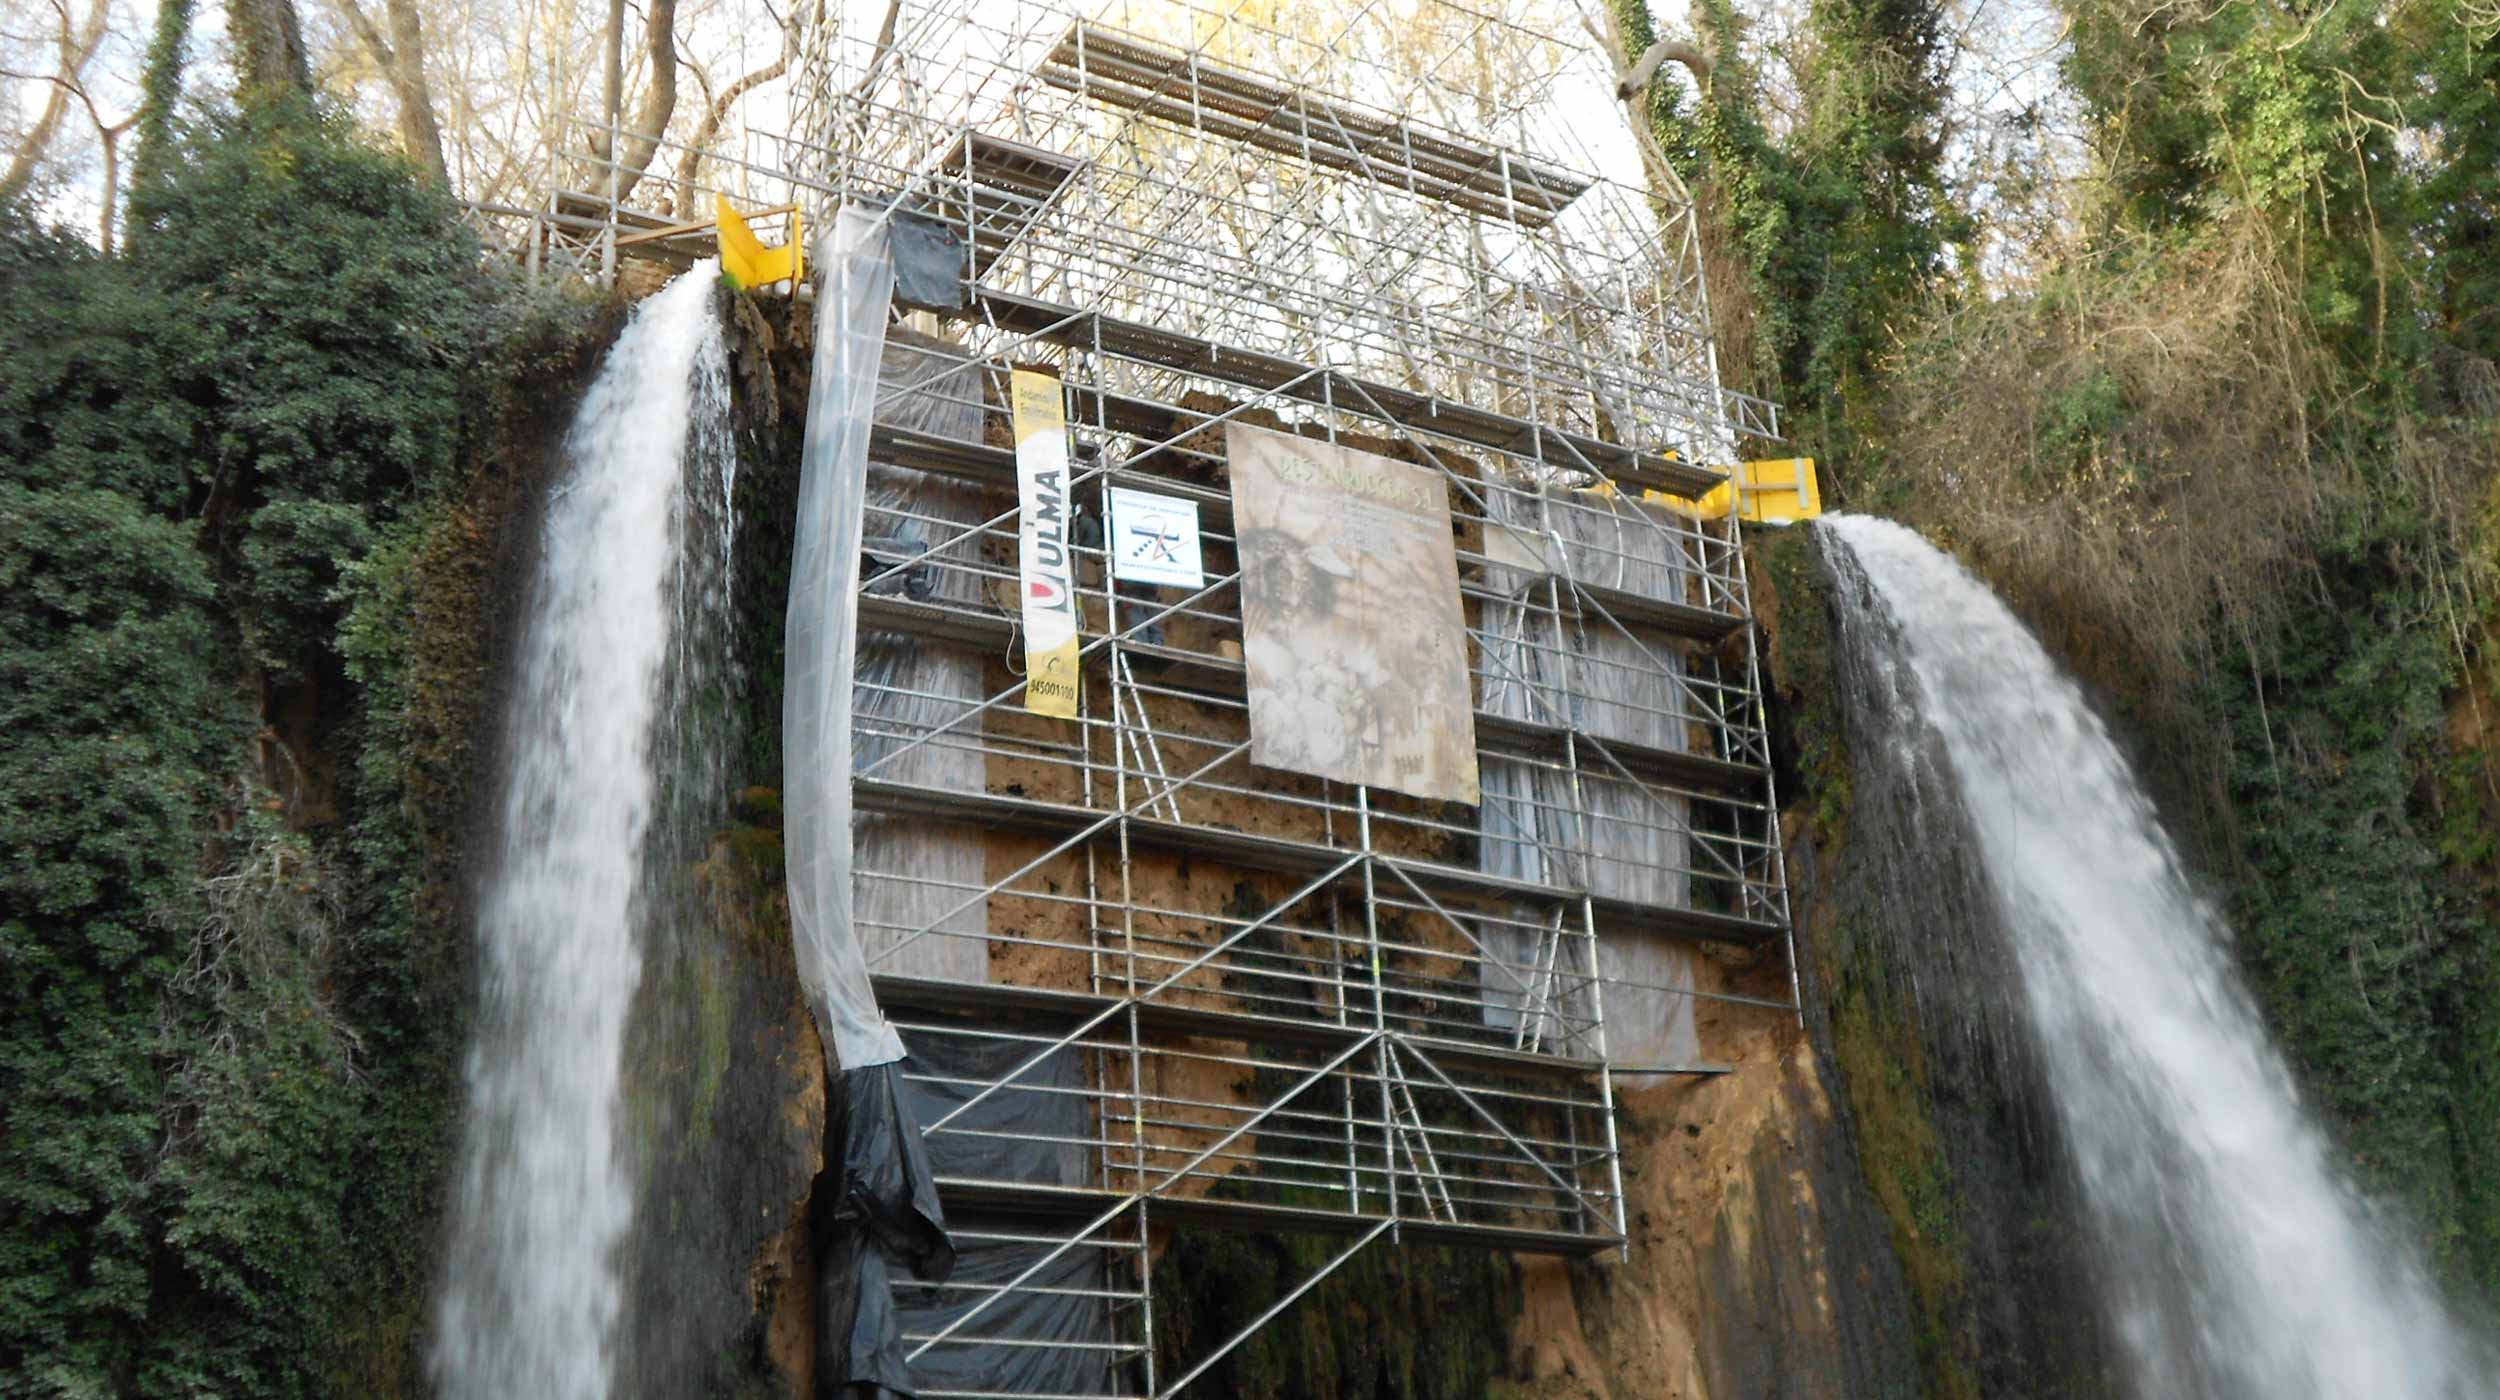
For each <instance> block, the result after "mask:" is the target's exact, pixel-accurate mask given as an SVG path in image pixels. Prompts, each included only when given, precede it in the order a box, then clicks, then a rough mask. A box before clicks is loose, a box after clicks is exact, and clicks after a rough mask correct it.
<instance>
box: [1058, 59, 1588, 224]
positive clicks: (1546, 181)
mask: <svg viewBox="0 0 2500 1400" xmlns="http://www.w3.org/2000/svg"><path fill="white" fill-rule="evenodd" d="M1037 72H1038V75H1039V76H1040V77H1041V79H1042V80H1043V81H1044V82H1047V83H1050V84H1052V85H1053V86H1055V87H1060V88H1064V89H1066V90H1068V91H1070V92H1074V93H1079V94H1082V95H1084V96H1087V97H1090V98H1092V99H1094V100H1096V101H1098V102H1102V103H1104V104H1106V105H1108V106H1115V107H1120V108H1123V109H1126V110H1128V111H1132V112H1138V113H1142V114H1144V115H1147V116H1151V117H1154V118H1157V119H1158V120H1162V121H1167V122H1171V123H1173V124H1174V125H1177V126H1180V127H1183V128H1186V129H1189V130H1194V131H1204V132H1208V133H1211V134H1214V135H1218V136H1222V137H1225V138H1227V139H1229V140H1235V141H1240V142H1242V143H1243V144H1245V145H1250V146H1255V147H1257V148H1259V149H1261V150H1264V151H1269V152H1272V153H1275V154H1278V155H1287V156H1297V157H1300V158H1302V159H1304V160H1307V161H1309V162H1310V163H1311V164H1312V165H1315V166H1319V167H1323V168H1326V169H1330V170H1339V171H1345V172H1347V173H1350V174H1355V175H1361V176H1364V177H1367V178H1369V179H1371V180H1373V181H1375V182H1376V183H1379V184H1383V185H1387V186H1390V187H1393V188H1400V189H1405V190H1408V191H1409V192H1411V193H1414V194H1417V195H1421V196H1423V197H1425V198H1429V199H1434V200H1438V201H1440V202H1442V203H1445V204H1451V205H1455V206H1457V207H1459V208H1462V209H1467V210H1469V211H1471V212H1474V213H1479V214H1489V215H1492V216H1493V217H1495V218H1500V219H1505V220H1509V221H1511V222H1514V223H1517V224H1519V225H1521V226H1522V227H1526V228H1541V227H1543V226H1544V225H1546V224H1549V223H1551V222H1553V219H1554V216H1555V214H1557V213H1559V212H1560V211H1561V210H1562V209H1563V207H1564V206H1566V205H1568V204H1570V203H1571V201H1573V200H1575V199H1577V198H1579V197H1580V196H1581V195H1582V194H1584V193H1586V192H1587V191H1588V189H1589V188H1590V186H1591V185H1592V184H1593V183H1594V182H1593V181H1590V180H1587V179H1583V178H1581V177H1580V176H1577V175H1572V174H1569V173H1567V172H1564V171H1561V170H1557V169H1554V168H1553V167H1551V166H1548V165H1545V164H1543V163H1542V162H1539V161H1535V160H1531V159H1529V158H1528V157H1526V156H1523V155H1520V154H1518V153H1515V152H1510V151H1502V150H1496V149H1494V148H1492V147H1490V146H1484V145H1479V144H1477V143H1474V142H1471V141H1466V140H1464V139H1462V138H1459V137H1457V136H1456V135H1454V134H1451V135H1443V134H1436V133H1433V132H1429V131H1426V130H1424V129H1422V128H1420V127H1418V126H1416V125H1415V124H1414V123H1412V122H1409V121H1405V120H1403V119H1400V118H1396V117H1391V116H1387V115H1383V114H1374V113H1370V112H1366V111H1363V110H1361V109H1360V108H1357V107H1354V106H1351V105H1349V104H1346V103H1343V102H1335V101H1331V100H1329V99H1327V98H1324V97H1319V96H1315V95H1313V94H1312V93H1310V92H1308V91H1306V90H1303V89H1300V88H1290V87H1284V86H1281V85H1279V84H1276V83H1272V82H1269V81H1268V80H1266V79H1264V78H1260V77H1258V76H1256V75H1255V74H1251V73H1247V72H1243V71H1242V70H1240V69H1236V68H1231V67H1228V66H1226V65H1224V64H1220V63H1215V62H1212V61H1210V60H1208V59H1206V58H1204V57H1203V56H1201V55H1198V54H1195V53H1188V52H1184V51H1182V50H1179V49H1174V48H1168V47H1166V46H1164V45H1161V44H1157V43H1154V42H1152V41H1150V40H1146V39H1143V38H1140V37H1138V36H1136V35H1132V34H1126V33H1121V32H1118V31H1114V30H1110V29H1107V28H1105V27H1104V26H1102V25H1099V24H1089V23H1086V22H1084V21H1082V20H1080V21H1078V22H1077V23H1076V24H1075V25H1073V26H1071V27H1070V28H1069V30H1068V33H1067V35H1066V36H1065V37H1064V38H1062V39H1061V40H1060V41H1059V44H1058V46H1057V47H1056V48H1054V49H1052V50H1051V52H1050V54H1049V56H1048V57H1047V58H1045V59H1044V60H1043V61H1042V63H1041V66H1040V67H1039V69H1038V70H1037Z"/></svg>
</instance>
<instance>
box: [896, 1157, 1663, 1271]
mask: <svg viewBox="0 0 2500 1400" xmlns="http://www.w3.org/2000/svg"><path fill="white" fill-rule="evenodd" d="M938 1194H939V1196H940V1198H941V1199H943V1200H944V1201H945V1203H946V1204H947V1205H948V1206H950V1207H952V1206H958V1205H960V1206H963V1207H966V1208H969V1209H973V1210H979V1211H984V1212H994V1213H996V1214H999V1215H1008V1216H1016V1215H1021V1216H1027V1217H1030V1218H1033V1219H1038V1220H1081V1219H1091V1218H1095V1217H1098V1216H1100V1215H1101V1214H1103V1213H1104V1212H1106V1211H1109V1210H1110V1209H1111V1208H1113V1207H1114V1206H1117V1205H1119V1204H1121V1203H1122V1202H1123V1201H1125V1200H1128V1199H1129V1198H1128V1197H1127V1196H1125V1195H1124V1194H1123V1193H1120V1192H1116V1191H1103V1190H1097V1189H1094V1188H1090V1187H1076V1186H1037V1185H1032V1184H1029V1183H1020V1182H1001V1181H983V1180H979V1179H976V1178H971V1177H946V1176H941V1177H939V1178H938ZM1147 1204H1150V1205H1151V1208H1152V1210H1153V1212H1154V1218H1155V1220H1156V1222H1157V1223H1159V1224H1168V1225H1194V1226H1202V1227H1206V1228H1210V1229H1218V1230H1235V1231H1250V1232H1253V1233H1268V1232H1275V1231H1292V1232H1297V1233H1301V1232H1307V1233H1313V1234H1322V1235H1336V1236H1339V1237H1345V1236H1351V1235H1354V1234H1357V1233H1359V1232H1361V1231H1363V1230H1365V1229H1367V1228H1369V1227H1370V1226H1372V1225H1374V1224H1376V1223H1378V1220H1379V1217H1378V1216H1376V1215H1358V1214H1354V1213H1352V1212H1349V1211H1336V1210H1320V1209H1315V1208H1311V1207H1304V1206H1288V1205H1275V1204H1271V1203H1268V1202H1265V1201H1235V1200H1226V1199H1223V1198H1222V1197H1213V1196H1154V1197H1151V1198H1149V1201H1148V1202H1147ZM1397 1228H1398V1230H1399V1232H1400V1233H1401V1234H1403V1235H1404V1236H1405V1237H1406V1238H1407V1239H1409V1240H1412V1241H1413V1242H1415V1243H1417V1244H1472V1245H1476V1246H1479V1247H1483V1248H1490V1249H1506V1250H1513V1251H1516V1252H1518V1253H1522V1254H1553V1255H1562V1256H1566V1257H1573V1258H1585V1257H1587V1256H1590V1255H1594V1254H1603V1253H1605V1252H1606V1251H1607V1250H1610V1249H1616V1248H1620V1247H1621V1246H1622V1244H1623V1237H1622V1236H1620V1235H1617V1234H1615V1233H1613V1232H1612V1231H1603V1230H1601V1231H1591V1232H1587V1233H1582V1232H1578V1231H1572V1230H1538V1229H1533V1228H1528V1227H1522V1226H1516V1225H1478V1224H1471V1223H1467V1222H1452V1221H1446V1220H1434V1219H1431V1218H1429V1217H1426V1216H1413V1217H1407V1218H1404V1219H1401V1220H1399V1221H1398V1225H1397Z"/></svg>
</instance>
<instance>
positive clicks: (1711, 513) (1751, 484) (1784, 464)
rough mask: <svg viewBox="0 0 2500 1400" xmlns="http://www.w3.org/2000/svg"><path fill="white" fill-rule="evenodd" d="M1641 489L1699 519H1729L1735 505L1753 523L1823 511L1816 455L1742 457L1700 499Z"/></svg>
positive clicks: (1787, 521)
mask: <svg viewBox="0 0 2500 1400" xmlns="http://www.w3.org/2000/svg"><path fill="white" fill-rule="evenodd" d="M1641 494H1642V495H1643V496H1645V497H1647V498H1648V499H1649V500H1652V501H1655V502H1656V503H1658V504H1659V505H1662V506H1665V507H1666V508H1667V509H1669V510H1672V511H1676V512H1678V513H1680V514H1683V515H1689V516H1691V517H1693V518H1694V519H1696V520H1724V519H1726V518H1727V513H1728V510H1729V509H1730V508H1731V507H1733V508H1734V509H1735V510H1736V512H1737V514H1739V515H1740V516H1742V517H1744V520H1745V523H1747V524H1749V525H1794V524H1796V523H1797V522H1798V521H1800V520H1812V519H1814V518H1815V517H1816V516H1818V515H1821V514H1822V513H1823V490H1822V487H1821V486H1820V484H1818V483H1817V482H1816V480H1815V477H1814V459H1813V458H1812V457H1779V458H1774V459H1772V460H1769V461H1763V462H1739V463H1737V464H1736V468H1735V470H1733V471H1731V472H1729V473H1728V477H1727V480H1725V481H1723V482H1720V483H1719V484H1718V485H1717V486H1714V487H1712V488H1711V490H1710V493H1709V494H1708V495H1706V496H1703V497H1701V498H1700V499H1698V500H1696V499H1693V498H1691V497H1687V496H1670V495H1668V494H1666V493H1665V492H1663V491H1644V492H1642V493H1641Z"/></svg>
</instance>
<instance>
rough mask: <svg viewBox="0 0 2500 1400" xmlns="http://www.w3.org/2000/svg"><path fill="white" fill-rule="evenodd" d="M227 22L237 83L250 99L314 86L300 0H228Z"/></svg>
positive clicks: (287, 93) (279, 95) (292, 94)
mask: <svg viewBox="0 0 2500 1400" xmlns="http://www.w3.org/2000/svg"><path fill="white" fill-rule="evenodd" d="M226 27H227V28H228V29H229V30H230V31H232V33H233V35H234V48H235V54H234V66H235V77H236V79H237V80H238V81H237V83H236V86H237V88H238V89H239V90H240V91H241V92H242V93H243V94H244V97H245V100H246V101H252V100H256V99H257V100H266V99H268V98H273V97H291V96H295V95H297V94H301V93H309V92H311V91H312V66H311V64H310V62H309V61H307V59H306V58H305V56H304V21H303V18H302V17H301V16H300V15H298V14H297V13H296V12H295V0H226Z"/></svg>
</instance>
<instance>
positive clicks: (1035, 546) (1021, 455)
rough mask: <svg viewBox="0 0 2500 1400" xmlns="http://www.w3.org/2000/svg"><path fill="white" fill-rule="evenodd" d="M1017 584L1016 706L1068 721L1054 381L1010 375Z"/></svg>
mask: <svg viewBox="0 0 2500 1400" xmlns="http://www.w3.org/2000/svg"><path fill="white" fill-rule="evenodd" d="M1012 392H1013V397H1014V399H1015V417H1016V493H1017V500H1018V503H1019V504H1020V506H1021V509H1020V510H1019V511H1018V515H1019V517H1020V518H1021V520H1022V522H1023V523H1022V525H1021V526H1020V527H1019V528H1018V530H1017V534H1016V539H1017V544H1018V549H1017V559H1018V563H1019V568H1018V574H1019V577H1018V583H1019V585H1020V586H1021V588H1022V591H1023V593H1024V708H1026V709H1028V710H1030V711H1032V712H1033V713H1035V714H1037V715H1055V716H1057V717H1058V718H1060V719H1074V718H1076V702H1077V697H1078V695H1079V693H1080V691H1079V686H1080V685H1081V684H1082V681H1081V678H1080V677H1079V675H1078V672H1077V614H1076V588H1075V569H1074V565H1073V563H1072V561H1071V560H1070V558H1069V555H1068V515H1069V511H1070V506H1069V500H1068V421H1067V415H1066V413H1065V411H1064V410H1063V408H1062V407H1061V403H1060V391H1059V381H1058V379H1057V378H1056V377H1054V376H1052V375H1047V374H1041V373H1037V372H1036V371H1033V370H1026V369H1020V370H1017V371H1015V373H1014V375H1013V390H1012Z"/></svg>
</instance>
